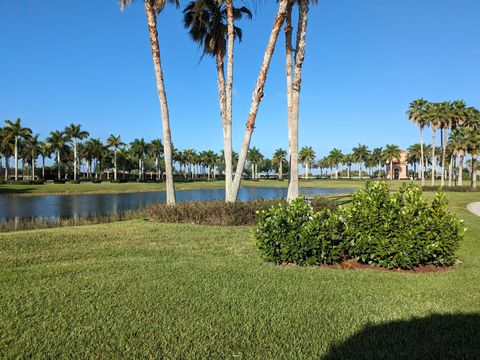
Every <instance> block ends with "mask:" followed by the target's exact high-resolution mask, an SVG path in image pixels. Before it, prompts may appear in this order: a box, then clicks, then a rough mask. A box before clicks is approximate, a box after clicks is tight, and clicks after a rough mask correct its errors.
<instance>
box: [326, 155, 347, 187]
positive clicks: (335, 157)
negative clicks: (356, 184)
mask: <svg viewBox="0 0 480 360" xmlns="http://www.w3.org/2000/svg"><path fill="white" fill-rule="evenodd" d="M344 156H345V155H343V153H342V150H340V149H336V148H334V149H333V150H332V151H330V153H329V154H328V157H329V158H330V160H331V162H332V164H334V165H335V179H337V180H338V165H339V164H340V163H341V162H342V161H343V158H344Z"/></svg>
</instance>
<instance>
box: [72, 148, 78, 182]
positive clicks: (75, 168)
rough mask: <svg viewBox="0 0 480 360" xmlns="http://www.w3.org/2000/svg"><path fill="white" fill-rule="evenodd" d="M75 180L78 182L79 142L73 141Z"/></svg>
mask: <svg viewBox="0 0 480 360" xmlns="http://www.w3.org/2000/svg"><path fill="white" fill-rule="evenodd" d="M73 180H77V142H76V141H73Z"/></svg>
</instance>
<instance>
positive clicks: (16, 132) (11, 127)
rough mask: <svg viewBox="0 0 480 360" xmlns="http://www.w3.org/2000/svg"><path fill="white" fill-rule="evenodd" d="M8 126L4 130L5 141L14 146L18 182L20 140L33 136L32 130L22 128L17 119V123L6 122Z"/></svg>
mask: <svg viewBox="0 0 480 360" xmlns="http://www.w3.org/2000/svg"><path fill="white" fill-rule="evenodd" d="M5 123H6V124H7V126H6V127H5V129H4V135H3V136H4V141H7V142H9V141H11V142H12V143H13V146H14V150H13V154H14V155H13V156H14V158H15V180H18V144H19V141H20V139H25V138H27V137H28V136H29V135H31V134H32V130H30V129H29V128H26V127H23V126H22V121H21V119H20V118H17V120H15V121H11V120H5Z"/></svg>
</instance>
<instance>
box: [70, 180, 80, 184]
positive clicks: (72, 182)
mask: <svg viewBox="0 0 480 360" xmlns="http://www.w3.org/2000/svg"><path fill="white" fill-rule="evenodd" d="M80 182H81V181H80V180H70V181H69V183H70V184H80Z"/></svg>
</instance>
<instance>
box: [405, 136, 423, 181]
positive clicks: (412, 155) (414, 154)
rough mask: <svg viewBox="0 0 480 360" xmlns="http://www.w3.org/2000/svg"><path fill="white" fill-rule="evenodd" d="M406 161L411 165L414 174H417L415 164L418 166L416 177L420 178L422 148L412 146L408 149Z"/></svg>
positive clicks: (416, 145) (415, 145)
mask: <svg viewBox="0 0 480 360" xmlns="http://www.w3.org/2000/svg"><path fill="white" fill-rule="evenodd" d="M407 151H408V156H407V161H408V163H409V164H412V165H413V172H414V174H416V173H417V163H418V164H420V167H419V169H418V177H419V178H420V177H421V174H420V173H421V171H422V169H421V165H422V146H421V144H413V145H411V146H410V147H409V148H408V149H407Z"/></svg>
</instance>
